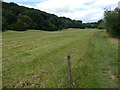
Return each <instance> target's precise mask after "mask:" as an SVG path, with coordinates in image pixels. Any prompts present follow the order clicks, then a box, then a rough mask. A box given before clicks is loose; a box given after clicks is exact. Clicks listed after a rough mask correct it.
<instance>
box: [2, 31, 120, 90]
mask: <svg viewBox="0 0 120 90" xmlns="http://www.w3.org/2000/svg"><path fill="white" fill-rule="evenodd" d="M68 55H70V56H71V68H72V87H73V88H117V87H118V63H117V62H118V47H117V44H116V43H113V42H112V41H111V40H110V39H109V37H108V36H107V35H106V34H105V31H102V30H101V31H100V30H95V29H94V30H92V29H90V30H88V29H86V30H80V29H67V30H62V31H55V32H45V31H33V30H28V31H24V32H16V31H6V32H3V61H2V69H3V87H6V88H7V87H15V88H21V87H23V88H32V87H34V88H35V87H36V88H38V87H40V88H67V87H69V86H70V85H69V79H68V65H67V56H68Z"/></svg>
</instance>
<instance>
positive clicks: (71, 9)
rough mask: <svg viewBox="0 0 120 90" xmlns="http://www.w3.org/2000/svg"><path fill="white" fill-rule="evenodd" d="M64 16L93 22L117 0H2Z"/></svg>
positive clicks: (116, 4) (115, 3)
mask: <svg viewBox="0 0 120 90" xmlns="http://www.w3.org/2000/svg"><path fill="white" fill-rule="evenodd" d="M3 1H5V2H15V3H17V4H19V5H23V6H27V7H32V8H36V9H40V10H42V11H46V12H48V13H52V14H56V15H57V16H65V17H69V18H71V19H75V20H82V21H83V22H95V21H98V20H99V19H101V18H103V13H104V9H105V8H111V9H114V8H115V7H117V6H118V2H119V0H3Z"/></svg>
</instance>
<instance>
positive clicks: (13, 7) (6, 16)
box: [2, 2, 97, 31]
mask: <svg viewBox="0 0 120 90" xmlns="http://www.w3.org/2000/svg"><path fill="white" fill-rule="evenodd" d="M2 11H3V13H2V17H3V19H2V22H3V24H2V27H3V28H2V29H3V31H4V30H17V31H23V30H26V29H38V30H46V31H56V30H60V29H64V28H82V29H84V28H96V25H97V24H96V23H82V21H81V20H71V19H70V18H66V17H58V16H56V15H54V14H49V13H46V12H43V11H40V10H37V9H34V8H27V7H24V6H19V5H17V4H15V3H13V2H10V3H6V2H2Z"/></svg>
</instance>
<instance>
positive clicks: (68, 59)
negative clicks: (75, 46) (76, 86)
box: [67, 56, 72, 88]
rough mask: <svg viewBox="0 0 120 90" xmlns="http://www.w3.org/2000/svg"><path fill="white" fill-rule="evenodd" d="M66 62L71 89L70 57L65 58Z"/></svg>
mask: <svg viewBox="0 0 120 90" xmlns="http://www.w3.org/2000/svg"><path fill="white" fill-rule="evenodd" d="M67 61H68V77H69V85H70V88H71V87H72V73H71V61H70V56H67Z"/></svg>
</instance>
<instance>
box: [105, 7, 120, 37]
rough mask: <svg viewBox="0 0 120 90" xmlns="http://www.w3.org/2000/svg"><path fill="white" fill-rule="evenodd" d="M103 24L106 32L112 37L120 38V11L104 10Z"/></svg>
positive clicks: (116, 9) (117, 9)
mask: <svg viewBox="0 0 120 90" xmlns="http://www.w3.org/2000/svg"><path fill="white" fill-rule="evenodd" d="M104 22H105V27H106V29H107V32H108V33H110V34H111V35H113V36H120V9H119V8H115V9H114V10H105V12H104Z"/></svg>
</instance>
